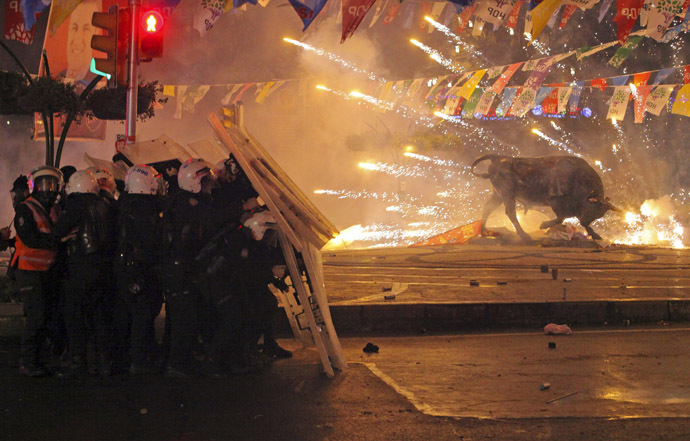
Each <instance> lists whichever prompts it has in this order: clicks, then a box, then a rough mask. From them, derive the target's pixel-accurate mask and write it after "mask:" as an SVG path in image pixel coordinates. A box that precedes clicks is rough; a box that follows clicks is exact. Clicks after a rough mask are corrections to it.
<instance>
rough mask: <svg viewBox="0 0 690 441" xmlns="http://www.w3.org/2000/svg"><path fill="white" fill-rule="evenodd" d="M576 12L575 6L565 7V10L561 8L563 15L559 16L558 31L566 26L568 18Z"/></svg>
mask: <svg viewBox="0 0 690 441" xmlns="http://www.w3.org/2000/svg"><path fill="white" fill-rule="evenodd" d="M575 11H577V6H575V5H566V7H565V8H563V15H562V16H561V22H560V24H559V25H558V29H563V28H564V27H565V25H566V24H568V20H570V17H572V16H573V14H574V13H575Z"/></svg>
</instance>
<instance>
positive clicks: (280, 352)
mask: <svg viewBox="0 0 690 441" xmlns="http://www.w3.org/2000/svg"><path fill="white" fill-rule="evenodd" d="M264 354H265V355H268V356H269V357H273V358H291V357H292V352H290V351H288V350H287V349H283V348H281V347H280V346H279V345H278V342H276V341H275V340H269V341H266V342H264Z"/></svg>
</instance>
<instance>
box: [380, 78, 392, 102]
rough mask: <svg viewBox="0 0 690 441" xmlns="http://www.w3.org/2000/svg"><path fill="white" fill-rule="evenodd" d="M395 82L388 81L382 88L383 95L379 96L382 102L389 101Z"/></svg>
mask: <svg viewBox="0 0 690 441" xmlns="http://www.w3.org/2000/svg"><path fill="white" fill-rule="evenodd" d="M393 83H394V82H393V81H387V82H386V84H384V85H383V87H382V88H381V93H380V94H379V99H380V100H381V101H386V100H388V96H389V95H390V94H391V91H392V90H393Z"/></svg>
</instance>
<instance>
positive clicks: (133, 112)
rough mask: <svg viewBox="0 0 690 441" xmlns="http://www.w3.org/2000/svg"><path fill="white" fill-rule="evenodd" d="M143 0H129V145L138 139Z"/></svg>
mask: <svg viewBox="0 0 690 441" xmlns="http://www.w3.org/2000/svg"><path fill="white" fill-rule="evenodd" d="M140 6H141V0H129V9H130V12H131V14H132V20H131V28H130V31H131V32H130V40H129V58H128V60H127V78H128V79H129V81H128V85H127V114H126V129H125V135H126V138H127V141H126V142H127V144H134V143H135V142H136V139H137V98H138V95H139V81H138V79H137V75H138V72H137V71H138V67H139V44H138V43H139V9H140Z"/></svg>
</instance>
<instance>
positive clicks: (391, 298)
mask: <svg viewBox="0 0 690 441" xmlns="http://www.w3.org/2000/svg"><path fill="white" fill-rule="evenodd" d="M383 300H395V294H391V295H388V296H383Z"/></svg>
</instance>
